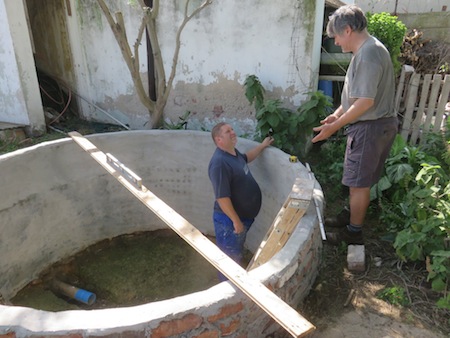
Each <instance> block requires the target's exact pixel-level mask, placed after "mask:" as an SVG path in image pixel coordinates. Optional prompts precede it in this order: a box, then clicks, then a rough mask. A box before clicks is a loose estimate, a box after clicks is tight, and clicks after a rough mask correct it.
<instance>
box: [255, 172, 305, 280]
mask: <svg viewBox="0 0 450 338" xmlns="http://www.w3.org/2000/svg"><path fill="white" fill-rule="evenodd" d="M313 188H314V182H313V181H312V180H305V179H300V178H297V179H296V180H295V183H294V185H293V187H292V191H291V193H290V194H289V196H288V197H287V199H286V201H285V202H284V203H283V205H282V207H281V209H280V211H279V212H278V214H277V216H276V217H275V220H274V221H273V223H272V225H271V226H270V228H269V230H268V231H267V233H266V235H265V237H264V238H263V240H262V242H261V245H260V246H259V248H258V249H257V250H256V252H255V255H254V256H253V258H252V260H251V261H250V263H249V264H248V266H247V271H250V270H251V269H254V268H256V267H258V266H260V265H262V264H264V263H266V262H267V261H269V260H270V259H271V258H272V257H273V256H274V255H275V254H276V253H277V252H278V251H280V250H281V249H282V248H283V247H284V246H285V244H286V242H287V241H288V239H289V237H290V236H291V234H292V232H293V231H294V229H295V227H296V226H297V224H298V222H300V219H301V218H302V217H303V215H304V214H305V213H306V210H307V209H308V207H309V203H310V201H311V198H312V193H313Z"/></svg>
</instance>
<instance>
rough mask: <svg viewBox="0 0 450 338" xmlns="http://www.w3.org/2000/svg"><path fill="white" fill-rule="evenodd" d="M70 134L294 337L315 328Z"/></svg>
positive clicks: (93, 148)
mask: <svg viewBox="0 0 450 338" xmlns="http://www.w3.org/2000/svg"><path fill="white" fill-rule="evenodd" d="M69 136H70V137H71V138H72V139H73V140H74V141H75V142H76V143H77V144H78V145H79V146H80V147H81V148H82V149H84V150H85V151H86V152H87V153H88V154H89V155H91V157H93V158H94V159H95V160H96V161H97V162H98V163H99V164H100V165H101V166H102V167H103V168H104V169H105V170H106V171H107V172H108V173H110V174H111V175H112V176H114V177H115V178H116V179H117V180H118V181H119V182H120V183H121V184H122V185H123V186H124V187H125V188H127V189H128V191H130V192H131V193H132V194H133V195H134V196H135V197H136V198H137V199H139V200H140V201H141V202H142V203H143V204H144V205H145V206H146V207H147V208H149V209H150V210H151V211H153V212H154V213H155V214H156V216H158V217H159V218H160V219H161V220H162V221H164V223H166V224H167V225H168V226H169V227H170V228H172V229H173V230H174V231H175V232H176V233H177V234H178V235H179V236H180V237H181V238H183V239H184V240H185V241H186V242H187V243H188V244H189V245H191V246H192V247H193V248H194V249H195V250H196V251H197V252H199V253H200V254H201V255H202V256H203V257H204V258H205V259H206V260H207V261H208V262H209V263H211V264H212V265H213V266H214V267H215V268H216V269H218V270H219V271H220V272H221V273H222V274H224V275H225V276H226V277H227V278H228V279H229V280H230V281H231V282H232V283H233V284H234V285H236V286H237V287H238V288H239V289H240V290H241V291H242V292H244V294H246V295H247V296H248V297H249V298H250V299H251V300H253V301H254V302H255V303H256V304H257V305H258V306H259V307H261V308H262V309H263V310H264V311H265V312H266V313H267V314H268V315H270V316H271V317H272V318H273V319H274V320H275V321H276V322H277V323H278V324H280V325H281V326H282V327H283V328H284V329H285V330H286V331H288V332H289V333H290V334H291V335H292V336H293V337H303V336H305V335H307V334H308V333H310V332H311V331H313V330H314V329H315V327H314V325H313V324H311V323H310V322H309V321H307V320H306V319H305V318H304V317H302V316H301V315H300V314H299V313H298V312H297V311H296V310H294V309H293V308H292V307H290V306H289V305H288V304H287V303H285V302H284V301H283V300H282V299H280V298H279V297H278V296H277V295H275V294H274V293H273V292H271V291H270V290H269V289H268V288H267V287H266V286H265V285H264V284H262V283H261V282H260V281H258V280H255V279H254V278H252V277H251V276H250V275H249V274H248V273H247V271H245V269H243V268H242V267H241V266H239V264H237V263H236V262H235V261H233V260H232V259H231V258H230V257H228V256H227V255H226V254H224V253H223V252H222V251H221V250H220V249H219V248H218V247H217V246H216V245H215V244H214V243H213V242H211V241H210V240H209V239H208V238H207V237H206V236H204V235H203V234H202V233H201V232H200V231H199V230H198V229H197V228H195V227H194V226H193V225H192V224H190V223H189V222H188V221H187V220H186V219H184V218H183V217H182V216H180V215H179V214H178V213H177V212H176V211H175V210H173V209H172V208H171V207H170V206H169V205H167V204H166V203H164V202H163V201H162V200H161V199H159V198H158V197H157V196H156V195H154V194H153V193H152V192H151V191H150V190H148V189H147V188H146V187H145V186H144V185H141V187H140V188H139V187H138V186H136V185H135V184H134V182H130V181H129V180H128V179H127V178H126V177H125V176H122V172H120V171H117V170H115V168H113V167H112V166H111V165H110V164H108V161H107V157H106V154H105V153H103V152H102V151H100V150H99V149H98V148H97V147H96V146H95V145H94V144H92V143H91V142H90V141H89V140H87V139H86V138H84V137H83V136H82V135H81V134H79V133H77V132H70V133H69Z"/></svg>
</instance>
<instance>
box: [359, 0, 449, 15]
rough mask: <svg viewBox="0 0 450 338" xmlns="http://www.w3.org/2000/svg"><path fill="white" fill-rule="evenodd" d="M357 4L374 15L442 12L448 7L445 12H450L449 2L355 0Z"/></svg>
mask: <svg viewBox="0 0 450 338" xmlns="http://www.w3.org/2000/svg"><path fill="white" fill-rule="evenodd" d="M396 2H397V6H396ZM355 4H356V5H358V6H360V7H361V8H362V9H363V10H364V11H370V12H374V13H378V12H388V13H394V12H395V11H396V12H397V13H426V12H441V11H442V10H443V7H444V6H446V7H447V8H446V10H445V11H450V2H449V1H448V0H398V1H392V0H355ZM396 7H397V8H396Z"/></svg>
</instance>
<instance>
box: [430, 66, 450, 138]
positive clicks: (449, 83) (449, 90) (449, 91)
mask: <svg viewBox="0 0 450 338" xmlns="http://www.w3.org/2000/svg"><path fill="white" fill-rule="evenodd" d="M449 95H450V75H448V74H447V75H445V77H444V81H443V84H442V90H441V94H440V96H439V103H438V107H437V111H436V120H435V121H434V128H433V132H435V133H436V132H439V131H440V130H441V127H442V126H441V125H442V120H443V118H444V113H445V105H446V104H447V102H448V101H449Z"/></svg>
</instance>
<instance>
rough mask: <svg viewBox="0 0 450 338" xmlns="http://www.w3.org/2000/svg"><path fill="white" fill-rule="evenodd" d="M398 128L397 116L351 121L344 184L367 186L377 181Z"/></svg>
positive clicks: (355, 186) (348, 132) (358, 186)
mask: <svg viewBox="0 0 450 338" xmlns="http://www.w3.org/2000/svg"><path fill="white" fill-rule="evenodd" d="M397 132H398V120H397V117H389V118H383V119H378V120H373V121H361V122H357V123H355V124H352V125H350V126H349V127H348V129H347V147H346V150H345V159H344V173H343V176H342V184H343V185H346V186H348V187H354V188H367V187H371V186H372V185H374V184H375V183H377V182H378V180H379V179H380V176H381V174H382V172H383V169H384V162H385V161H386V159H387V157H388V156H389V152H390V150H391V146H392V143H393V142H394V139H395V136H396V135H397Z"/></svg>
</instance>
